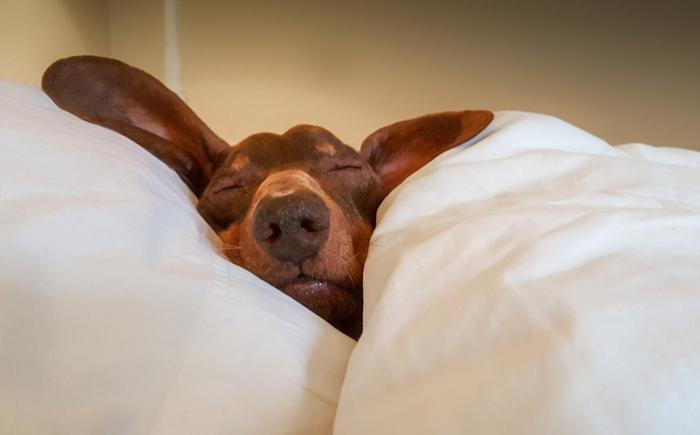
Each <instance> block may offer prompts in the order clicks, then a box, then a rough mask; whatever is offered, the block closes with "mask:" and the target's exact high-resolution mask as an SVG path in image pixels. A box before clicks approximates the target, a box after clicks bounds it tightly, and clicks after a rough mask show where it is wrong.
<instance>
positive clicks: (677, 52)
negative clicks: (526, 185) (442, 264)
mask: <svg viewBox="0 0 700 435" xmlns="http://www.w3.org/2000/svg"><path fill="white" fill-rule="evenodd" d="M378 3H380V2H368V1H355V2H326V1H321V0H314V1H295V2H283V1H279V2H262V1H237V2H228V1H215V0H181V2H180V4H181V26H180V28H181V41H182V59H183V81H184V88H185V93H186V95H187V98H188V101H189V102H190V103H191V105H192V106H193V107H194V109H195V110H196V111H197V112H198V113H199V114H200V115H201V117H202V118H203V119H204V120H205V121H207V122H208V123H209V124H210V125H211V126H212V128H213V129H214V130H216V131H217V132H219V133H220V134H221V135H222V136H223V137H224V138H226V139H228V140H230V141H232V142H237V141H239V140H240V139H242V138H244V137H245V136H246V135H248V134H250V133H253V132H256V131H261V130H269V131H275V132H281V131H284V130H285V129H286V128H288V127H289V126H291V125H294V124H296V123H301V122H307V123H316V124H320V125H323V126H325V127H327V128H329V129H331V130H332V131H334V132H335V133H336V134H337V135H338V136H340V138H341V139H344V140H345V141H347V142H350V143H351V144H355V145H357V144H359V143H360V141H361V140H362V138H363V137H364V136H365V135H366V134H367V133H369V132H371V131H372V130H373V129H375V128H377V127H380V126H381V125H383V124H387V123H390V122H392V121H395V120H399V119H402V118H406V117H412V116H416V115H420V114H423V113H426V112H431V111H440V110H446V109H458V108H474V107H479V108H489V109H496V110H501V109H517V110H528V111H537V112H545V113H550V114H554V115H557V116H559V117H562V118H564V119H566V120H569V121H571V122H573V123H575V124H577V125H579V126H581V127H582V128H585V129H587V130H590V131H591V132H593V133H595V134H598V135H600V136H602V137H603V138H605V139H607V140H608V141H610V142H612V143H621V142H629V141H643V142H649V143H654V144H659V145H669V146H686V147H695V148H697V149H700V139H699V138H700V26H699V25H698V22H700V19H699V18H700V17H699V15H698V10H699V9H698V7H696V6H694V3H692V2H687V1H682V0H681V1H673V0H670V1H665V2H656V3H651V2H647V3H648V4H647V3H645V2H644V1H641V2H640V1H637V2H631V1H630V2H611V1H600V0H598V1H595V0H593V1H585V2H583V1H582V2H569V3H571V5H566V6H564V3H566V2H542V1H540V2H538V1H520V0H500V1H468V2H465V1H460V2H446V1H431V2H410V1H403V2H394V5H393V6H389V5H387V6H379V5H378ZM624 3H627V5H625V4H624Z"/></svg>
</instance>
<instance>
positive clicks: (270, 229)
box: [253, 192, 330, 262]
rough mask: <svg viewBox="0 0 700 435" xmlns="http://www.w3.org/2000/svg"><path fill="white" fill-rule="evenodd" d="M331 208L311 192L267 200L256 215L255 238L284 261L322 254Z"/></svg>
mask: <svg viewBox="0 0 700 435" xmlns="http://www.w3.org/2000/svg"><path fill="white" fill-rule="evenodd" d="M329 225H330V218H329V214H328V207H326V205H325V204H324V203H323V201H322V200H321V198H319V197H318V196H317V195H315V194H313V193H311V192H295V193H290V194H288V195H283V196H274V195H269V196H267V197H265V198H263V199H262V200H261V201H260V202H259V203H258V206H257V208H256V210H255V214H254V216H253V236H255V238H256V239H257V240H258V243H259V244H260V245H261V246H262V247H263V248H264V249H265V250H266V251H267V252H269V253H270V255H271V256H272V257H274V258H276V259H277V260H280V261H294V262H300V261H301V260H303V259H305V258H308V257H312V256H314V255H316V254H317V253H318V251H319V250H320V249H321V246H322V245H323V243H324V242H325V241H326V239H327V238H328V227H329Z"/></svg>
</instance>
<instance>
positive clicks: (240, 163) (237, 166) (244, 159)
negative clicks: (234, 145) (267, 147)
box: [231, 154, 250, 171]
mask: <svg viewBox="0 0 700 435" xmlns="http://www.w3.org/2000/svg"><path fill="white" fill-rule="evenodd" d="M248 163H250V160H249V159H248V156H247V155H245V154H238V155H237V156H236V157H234V158H233V161H232V162H231V169H233V170H235V171H239V170H241V169H243V167H245V165H247V164H248Z"/></svg>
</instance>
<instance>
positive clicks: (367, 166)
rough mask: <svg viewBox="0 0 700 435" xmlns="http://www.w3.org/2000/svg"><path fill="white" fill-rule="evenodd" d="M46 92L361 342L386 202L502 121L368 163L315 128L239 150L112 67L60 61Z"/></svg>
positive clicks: (436, 134) (458, 128)
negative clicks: (179, 183) (144, 155)
mask: <svg viewBox="0 0 700 435" xmlns="http://www.w3.org/2000/svg"><path fill="white" fill-rule="evenodd" d="M42 86H43V89H44V91H45V92H46V93H47V94H48V95H49V96H50V97H51V98H52V99H53V100H54V101H55V102H56V104H57V105H58V106H60V107H61V108H63V109H65V110H67V111H69V112H72V113H74V114H76V115H78V116H80V117H81V118H83V119H85V120H87V121H89V122H93V123H96V124H99V125H102V126H104V127H107V128H110V129H112V130H115V131H117V132H119V133H121V134H123V135H125V136H127V137H129V138H131V139H132V140H134V141H135V142H137V143H139V144H140V145H141V146H143V147H144V148H146V149H147V150H148V151H150V152H151V153H152V154H154V155H155V156H156V157H158V158H159V159H160V160H162V161H163V162H165V163H166V164H167V165H169V166H170V167H171V168H172V169H174V170H175V171H176V172H177V173H178V174H179V176H180V177H181V178H182V179H183V180H184V181H185V182H186V183H187V184H188V185H189V187H190V188H191V189H192V191H193V192H194V193H195V195H196V196H197V197H198V198H199V202H198V205H197V209H198V210H199V212H200V214H201V215H202V216H203V217H204V219H205V220H206V221H207V222H208V223H209V224H210V225H211V227H212V228H213V229H214V230H215V231H216V232H217V234H218V235H219V237H220V238H221V240H222V241H223V249H224V251H225V253H226V255H227V256H228V258H229V259H230V260H231V261H232V262H234V263H236V264H238V265H240V266H243V267H245V268H246V269H248V270H250V271H251V272H253V273H254V274H256V275H258V276H259V277H260V278H262V279H264V280H265V281H267V282H269V283H270V284H272V285H274V286H275V287H277V288H279V289H280V290H282V291H283V292H284V293H286V294H288V295H289V296H291V297H293V298H294V299H296V300H297V301H298V302H300V303H302V304H303V305H305V306H306V307H308V308H309V309H311V310H312V311H313V312H315V313H316V314H318V315H319V316H321V317H323V318H324V319H326V320H327V321H329V322H330V323H332V324H333V325H335V326H336V327H338V328H339V329H341V330H342V331H344V332H346V333H348V334H349V335H351V336H357V335H359V332H360V327H361V322H360V321H361V313H362V270H363V265H364V262H365V258H366V255H367V249H368V246H369V240H370V235H371V232H372V230H373V228H374V224H375V222H374V220H375V213H376V211H377V207H378V206H379V204H380V202H381V201H382V199H383V198H384V197H385V196H386V194H387V193H388V192H390V191H391V190H392V189H393V188H394V187H396V186H397V185H398V184H399V183H401V182H402V181H403V180H404V179H405V178H406V177H408V176H409V175H410V174H411V173H413V172H414V171H416V170H417V169H419V168H420V167H422V166H423V165H425V164H426V163H427V162H429V161H430V160H432V159H433V158H434V157H435V156H437V155H438V154H440V153H442V152H443V151H445V150H447V149H449V148H452V147H454V146H456V145H459V144H461V143H464V142H466V141H467V140H469V139H471V138H472V137H474V136H476V135H477V134H478V133H479V132H480V131H482V130H483V129H484V128H485V127H486V126H487V125H488V124H489V123H490V122H491V120H492V119H493V114H492V113H491V112H488V111H462V112H445V113H439V114H433V115H427V116H423V117H420V118H415V119H410V120H407V121H402V122H398V123H396V124H392V125H390V126H387V127H384V128H382V129H380V130H378V131H376V132H374V133H373V134H371V135H370V136H369V137H368V138H367V139H366V140H365V141H364V143H363V144H362V147H361V149H360V152H359V153H358V152H357V151H356V150H355V149H353V148H351V147H349V146H348V145H346V144H344V143H343V142H341V141H340V140H339V139H338V138H336V137H335V136H334V135H333V134H332V133H330V132H329V131H327V130H325V129H323V128H321V127H316V126H311V125H299V126H296V127H293V128H291V129H289V130H287V131H286V132H285V133H283V134H281V135H279V134H272V133H260V134H255V135H253V136H250V137H248V138H247V139H245V140H243V141H242V142H241V143H239V144H238V145H236V146H233V147H231V146H229V145H228V144H227V143H226V142H224V141H223V140H222V139H220V138H219V137H218V136H216V135H215V134H214V133H213V132H212V131H211V130H209V128H208V127H207V126H206V125H205V124H204V123H203V122H202V121H201V120H200V119H199V118H198V117H197V116H196V115H195V114H194V113H193V112H192V110H191V109H190V108H189V107H187V105H186V104H185V103H184V102H183V101H182V100H181V99H180V98H178V97H177V96H176V95H175V94H174V93H172V92H171V91H169V90H168V89H167V88H165V86H163V85H162V84H161V83H160V82H159V81H158V80H156V79H155V78H153V77H152V76H150V75H148V74H147V73H145V72H144V71H141V70H139V69H136V68H134V67H131V66H129V65H126V64H124V63H122V62H119V61H116V60H113V59H106V58H100V57H93V56H78V57H72V58H68V59H63V60H60V61H58V62H56V63H54V64H53V65H51V67H49V69H48V70H47V71H46V73H45V74H44V78H43V83H42Z"/></svg>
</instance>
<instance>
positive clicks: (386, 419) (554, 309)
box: [335, 112, 700, 435]
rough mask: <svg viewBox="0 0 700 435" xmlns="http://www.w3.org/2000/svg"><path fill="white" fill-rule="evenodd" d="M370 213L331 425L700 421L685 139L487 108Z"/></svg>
mask: <svg viewBox="0 0 700 435" xmlns="http://www.w3.org/2000/svg"><path fill="white" fill-rule="evenodd" d="M379 215H380V216H379V225H378V227H377V229H376V231H375V233H374V236H373V239H372V240H373V242H372V248H371V250H370V256H369V258H368V261H367V265H366V270H365V319H366V322H365V332H364V335H363V337H362V339H361V340H360V342H359V343H358V346H357V347H356V349H355V351H354V352H353V354H352V357H351V361H350V364H349V367H348V372H347V375H346V379H345V384H344V387H343V392H342V394H341V399H340V403H339V407H338V414H337V417H336V424H335V429H336V433H337V434H339V435H344V434H403V435H406V434H428V433H430V434H467V433H469V434H481V435H484V434H521V435H522V434H539V435H542V434H552V435H560V434H588V435H590V434H635V435H639V434H659V435H661V434H663V435H669V434H700V154H697V153H694V152H690V151H684V150H676V149H660V148H653V147H648V146H645V145H638V144H631V145H625V146H621V147H616V148H615V147H611V146H609V145H608V144H606V143H605V142H603V141H602V140H600V139H598V138H596V137H594V136H591V135H590V134H588V133H586V132H584V131H581V130H579V129H577V128H575V127H573V126H571V125H569V124H566V123H564V122H562V121H560V120H557V119H555V118H551V117H546V116H541V115H534V114H527V113H515V112H500V113H498V115H497V117H496V120H495V121H494V123H493V124H492V125H491V126H490V127H489V128H488V129H487V131H486V132H484V134H483V135H482V138H481V140H479V141H478V142H477V143H476V144H475V145H473V146H472V147H471V148H469V149H467V150H463V149H458V150H452V151H450V152H448V153H446V154H443V155H442V156H440V157H439V158H438V159H437V160H435V161H433V162H432V163H431V164H430V165H429V166H428V167H426V168H424V169H423V170H422V171H421V172H419V173H417V174H414V176H413V177H411V178H410V179H409V180H407V181H406V182H405V183H404V184H403V185H401V186H400V187H399V188H398V190H396V191H394V192H393V194H392V195H391V196H390V197H389V198H388V199H387V200H386V201H385V202H384V203H383V204H382V206H381V209H380V213H379Z"/></svg>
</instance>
